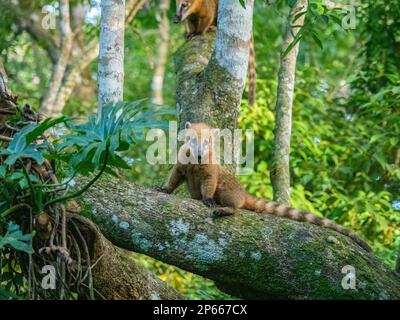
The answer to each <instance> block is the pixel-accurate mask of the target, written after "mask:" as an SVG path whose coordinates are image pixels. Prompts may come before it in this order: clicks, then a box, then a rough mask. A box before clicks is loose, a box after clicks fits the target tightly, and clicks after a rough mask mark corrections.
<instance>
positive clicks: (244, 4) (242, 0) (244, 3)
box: [239, 0, 246, 9]
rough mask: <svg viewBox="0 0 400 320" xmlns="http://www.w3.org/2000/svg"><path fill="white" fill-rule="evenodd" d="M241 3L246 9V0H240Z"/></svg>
mask: <svg viewBox="0 0 400 320" xmlns="http://www.w3.org/2000/svg"><path fill="white" fill-rule="evenodd" d="M239 2H240V5H241V6H242V7H243V9H246V2H245V0H239Z"/></svg>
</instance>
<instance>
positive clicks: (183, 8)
mask: <svg viewBox="0 0 400 320" xmlns="http://www.w3.org/2000/svg"><path fill="white" fill-rule="evenodd" d="M217 13H218V0H176V15H175V19H174V21H175V23H179V22H182V21H185V27H186V32H187V34H186V37H187V39H192V38H193V37H195V36H199V35H204V34H205V33H206V32H207V31H209V30H215V27H216V26H217Z"/></svg>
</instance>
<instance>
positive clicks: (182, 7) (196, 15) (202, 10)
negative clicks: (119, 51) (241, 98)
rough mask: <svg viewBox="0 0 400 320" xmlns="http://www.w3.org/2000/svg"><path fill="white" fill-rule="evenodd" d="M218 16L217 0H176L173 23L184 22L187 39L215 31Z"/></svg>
mask: <svg viewBox="0 0 400 320" xmlns="http://www.w3.org/2000/svg"><path fill="white" fill-rule="evenodd" d="M217 17H218V0H176V14H175V19H174V21H175V23H179V22H183V21H184V22H185V28H186V38H187V39H188V40H190V39H192V38H194V37H196V36H202V35H204V34H205V33H207V32H208V31H215V30H216V27H217ZM255 61H256V60H255V51H254V38H253V34H251V40H250V43H249V64H248V77H249V91H248V100H249V105H250V106H252V105H253V104H254V101H255V95H256V69H255Z"/></svg>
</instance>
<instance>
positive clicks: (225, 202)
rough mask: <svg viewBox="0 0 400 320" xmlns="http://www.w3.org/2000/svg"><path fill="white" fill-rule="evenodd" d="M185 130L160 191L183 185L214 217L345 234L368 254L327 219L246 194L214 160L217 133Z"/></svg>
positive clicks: (196, 126) (203, 127)
mask: <svg viewBox="0 0 400 320" xmlns="http://www.w3.org/2000/svg"><path fill="white" fill-rule="evenodd" d="M185 129H190V130H186V133H185V143H184V144H183V145H182V146H181V147H180V148H179V152H178V162H177V164H175V166H174V168H173V170H172V173H171V176H170V178H169V181H168V184H167V186H166V188H164V189H162V191H164V192H166V193H172V192H173V191H174V190H175V189H176V188H177V187H178V186H179V185H181V184H182V183H183V182H186V186H187V189H188V191H189V193H190V195H191V197H192V198H193V199H197V200H202V201H203V203H204V204H205V205H207V206H209V207H215V210H214V214H215V215H218V216H226V215H232V214H234V212H235V209H247V210H251V211H254V212H257V213H266V214H272V215H276V216H279V217H284V218H288V219H291V220H295V221H304V222H308V223H312V224H316V225H320V226H323V227H326V228H329V229H332V230H335V231H337V232H339V233H341V234H344V235H346V236H348V237H350V238H351V239H353V240H354V241H355V242H356V243H357V244H359V245H360V246H361V247H362V248H364V249H365V250H367V251H371V248H370V247H369V246H368V244H367V243H366V242H364V241H363V240H361V239H360V238H358V237H357V236H356V235H355V234H354V233H353V232H351V231H350V230H347V229H345V228H344V227H342V226H340V225H338V224H337V223H335V222H333V221H331V220H329V219H325V218H320V217H317V216H315V215H313V214H312V213H309V212H303V211H300V210H298V209H294V208H291V207H289V206H287V205H284V204H279V203H277V202H272V201H266V200H263V199H259V198H256V197H253V196H251V195H249V194H248V193H247V192H246V191H245V190H244V188H243V187H242V185H241V184H240V182H239V181H238V180H237V179H236V178H235V176H234V175H232V174H231V173H229V172H228V171H226V170H225V169H224V168H223V167H222V166H220V165H219V164H217V163H216V162H215V159H213V151H214V145H213V142H214V139H215V132H217V130H216V129H212V128H210V127H209V126H208V125H206V124H204V123H194V124H190V123H186V125H185ZM216 205H218V206H219V207H217V206H216Z"/></svg>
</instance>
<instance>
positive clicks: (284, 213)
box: [243, 195, 372, 252]
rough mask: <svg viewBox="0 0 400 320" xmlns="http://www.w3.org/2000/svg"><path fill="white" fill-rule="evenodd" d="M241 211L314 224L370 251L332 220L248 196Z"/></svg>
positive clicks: (365, 245)
mask: <svg viewBox="0 0 400 320" xmlns="http://www.w3.org/2000/svg"><path fill="white" fill-rule="evenodd" d="M243 209H247V210H251V211H254V212H258V213H268V214H273V215H276V216H278V217H284V218H288V219H290V220H294V221H303V222H308V223H312V224H316V225H318V226H323V227H325V228H328V229H332V230H335V231H337V232H339V233H341V234H343V235H345V236H348V237H349V238H351V239H352V240H353V241H354V242H356V243H357V244H358V245H359V246H360V247H362V248H363V249H364V250H366V251H368V252H371V251H372V249H371V247H370V246H369V245H368V244H367V243H366V242H365V241H364V240H361V239H360V238H359V237H358V236H357V235H356V234H355V233H354V232H352V231H350V230H348V229H346V228H344V227H342V226H341V225H339V224H337V223H335V222H333V221H332V220H329V219H326V218H320V217H317V216H315V215H313V214H312V213H309V212H303V211H300V210H297V209H294V208H291V207H289V206H287V205H284V204H279V203H277V202H272V201H265V200H262V199H258V198H255V197H252V196H250V195H249V196H247V198H246V203H245V206H244V207H243Z"/></svg>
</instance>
